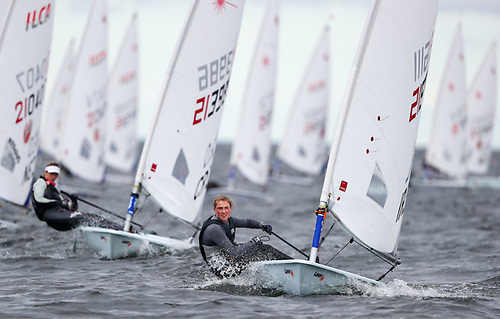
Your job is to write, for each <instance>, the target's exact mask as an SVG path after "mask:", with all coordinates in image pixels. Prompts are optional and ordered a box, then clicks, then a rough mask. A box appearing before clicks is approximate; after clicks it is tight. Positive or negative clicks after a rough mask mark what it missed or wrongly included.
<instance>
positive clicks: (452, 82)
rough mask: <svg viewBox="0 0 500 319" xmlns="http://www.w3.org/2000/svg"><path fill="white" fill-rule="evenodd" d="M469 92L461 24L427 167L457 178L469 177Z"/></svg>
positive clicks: (436, 113)
mask: <svg viewBox="0 0 500 319" xmlns="http://www.w3.org/2000/svg"><path fill="white" fill-rule="evenodd" d="M466 92H467V83H466V77H465V62H464V44H463V35H462V26H461V24H459V25H458V26H457V30H456V31H455V35H454V37H453V40H452V44H451V47H450V51H449V53H448V60H447V63H446V66H445V71H444V73H443V78H442V81H441V88H440V91H439V96H438V99H437V102H436V108H435V110H434V119H433V122H432V130H431V135H430V138H429V145H428V146H427V150H426V153H425V163H426V164H428V165H430V166H432V167H433V168H435V169H437V170H439V171H440V172H443V173H445V174H446V175H448V176H449V177H453V178H463V177H465V175H467V166H466V163H467V162H466V160H467V158H466V157H467V154H468V145H467V136H466V123H467V113H466V111H467V108H466V104H465V102H466V99H467V96H466V95H467V93H466Z"/></svg>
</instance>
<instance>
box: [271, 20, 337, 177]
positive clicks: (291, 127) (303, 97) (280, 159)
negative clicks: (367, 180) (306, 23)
mask: <svg viewBox="0 0 500 319" xmlns="http://www.w3.org/2000/svg"><path fill="white" fill-rule="evenodd" d="M329 29H330V28H329V27H328V26H325V27H324V29H323V31H322V32H321V36H320V37H319V39H318V43H317V44H316V47H315V49H314V51H313V54H312V56H311V58H310V61H309V64H308V66H307V68H306V72H305V74H304V76H303V79H302V81H301V84H300V86H299V89H298V90H297V95H296V97H295V99H294V100H293V101H294V103H293V105H292V108H291V109H290V113H289V116H288V121H287V122H286V123H287V126H286V130H285V134H284V137H283V139H282V141H281V144H280V145H279V146H278V149H277V151H276V159H275V161H274V165H273V170H272V173H271V176H270V178H271V180H275V181H280V182H285V183H290V184H298V185H310V184H311V183H312V182H313V178H312V176H315V175H316V176H317V175H319V174H320V173H321V170H322V169H323V168H324V166H325V163H326V160H327V159H328V148H327V146H326V143H325V127H326V118H327V116H328V107H329V96H330V41H329V38H330V30H329ZM282 163H284V164H286V165H287V166H289V167H291V168H292V169H293V170H295V171H297V172H299V173H301V174H302V175H290V174H285V173H284V172H283V171H282V170H281V165H282Z"/></svg>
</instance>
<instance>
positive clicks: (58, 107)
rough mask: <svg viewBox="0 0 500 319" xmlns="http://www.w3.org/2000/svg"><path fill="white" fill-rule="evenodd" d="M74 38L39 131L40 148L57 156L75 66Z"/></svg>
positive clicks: (45, 109)
mask: <svg viewBox="0 0 500 319" xmlns="http://www.w3.org/2000/svg"><path fill="white" fill-rule="evenodd" d="M74 42H75V41H74V39H72V40H71V41H70V43H69V45H68V49H67V50H66V54H65V55H64V59H63V61H62V64H61V67H60V70H59V73H58V75H57V78H56V80H55V85H54V88H53V90H52V94H51V96H50V99H48V101H47V105H46V106H45V108H44V111H43V113H44V115H43V121H42V127H41V133H40V149H41V150H42V151H43V152H44V153H47V154H49V155H50V156H52V157H54V158H57V157H58V156H59V149H60V139H61V137H62V128H63V120H64V119H63V115H64V109H65V108H66V107H67V105H68V99H69V92H70V85H71V81H72V80H73V71H74V67H75V52H74Z"/></svg>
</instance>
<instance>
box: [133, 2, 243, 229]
mask: <svg viewBox="0 0 500 319" xmlns="http://www.w3.org/2000/svg"><path fill="white" fill-rule="evenodd" d="M243 7H244V1H243V0H235V1H232V2H230V3H229V2H212V1H206V0H198V1H195V2H194V5H193V8H192V10H191V14H190V16H189V17H188V19H187V21H186V24H185V27H184V32H183V33H182V34H181V35H180V38H179V42H178V45H177V50H176V51H175V53H174V56H173V58H172V60H171V64H170V67H169V69H168V72H167V78H166V82H165V84H164V85H163V90H162V92H161V95H160V100H159V103H158V106H157V109H156V112H155V115H154V117H153V123H152V125H151V129H150V131H149V134H148V136H147V139H146V142H145V145H144V148H143V151H142V154H141V159H140V162H139V167H138V172H137V176H136V182H135V185H136V187H139V185H141V186H142V187H143V188H144V189H146V191H147V192H148V193H150V194H151V197H152V198H153V199H154V200H155V201H156V202H157V203H158V204H159V205H160V206H161V207H162V208H163V209H164V210H165V211H166V212H168V213H170V214H171V215H173V216H175V217H178V218H180V219H181V220H184V221H186V222H190V223H193V222H195V221H196V220H197V218H198V216H199V213H200V211H201V207H202V204H203V200H204V198H205V192H206V184H207V182H208V178H209V176H210V171H211V166H212V161H213V156H214V151H215V145H216V141H217V135H218V132H219V127H220V122H221V117H222V112H223V110H224V107H225V105H224V100H225V98H226V94H227V88H228V84H229V79H230V76H231V71H232V67H233V61H234V54H235V50H236V44H237V40H238V34H239V29H240V24H241V18H242V13H243ZM128 216H130V215H128ZM125 228H127V226H126V227H125Z"/></svg>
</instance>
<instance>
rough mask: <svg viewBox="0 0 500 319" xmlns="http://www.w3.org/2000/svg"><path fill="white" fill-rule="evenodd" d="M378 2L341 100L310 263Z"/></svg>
mask: <svg viewBox="0 0 500 319" xmlns="http://www.w3.org/2000/svg"><path fill="white" fill-rule="evenodd" d="M380 2H381V0H375V1H374V2H373V3H372V6H371V8H370V14H369V17H368V19H367V21H366V23H365V26H364V29H363V33H362V36H361V42H360V45H359V49H358V51H357V53H356V56H355V58H354V64H353V67H352V69H351V74H350V76H349V81H348V84H347V89H346V94H345V96H344V99H343V103H342V108H341V113H340V116H339V118H338V123H337V128H336V131H335V136H334V140H333V143H332V148H331V151H330V159H329V161H328V165H327V168H326V172H325V179H324V182H323V188H322V190H321V196H320V200H319V205H318V209H317V210H316V214H317V217H316V226H315V229H314V235H313V242H312V246H311V254H310V255H309V261H311V262H316V257H317V256H318V249H319V242H320V238H321V232H322V230H323V222H324V220H325V218H326V213H327V208H328V201H329V198H330V194H331V184H332V178H333V168H334V166H335V162H336V159H337V150H338V147H339V145H340V140H341V138H342V134H343V131H344V123H345V121H344V119H345V118H346V117H347V114H348V113H349V107H350V105H351V101H352V98H353V92H354V88H355V83H356V80H357V78H358V74H359V70H360V66H361V63H362V62H363V58H364V56H365V53H366V48H367V46H368V42H369V40H370V35H371V31H372V29H373V25H374V23H375V21H376V16H377V12H378V9H379V7H380Z"/></svg>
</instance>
